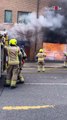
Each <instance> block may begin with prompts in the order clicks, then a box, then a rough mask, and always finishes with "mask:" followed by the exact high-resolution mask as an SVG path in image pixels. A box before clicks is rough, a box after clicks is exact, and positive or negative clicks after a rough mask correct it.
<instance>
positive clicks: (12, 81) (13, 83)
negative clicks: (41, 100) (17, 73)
mask: <svg viewBox="0 0 67 120" xmlns="http://www.w3.org/2000/svg"><path fill="white" fill-rule="evenodd" d="M10 86H11V88H16V80H11V85H10Z"/></svg>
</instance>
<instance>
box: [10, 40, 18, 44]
mask: <svg viewBox="0 0 67 120" xmlns="http://www.w3.org/2000/svg"><path fill="white" fill-rule="evenodd" d="M9 45H17V40H16V39H11V40H10V41H9Z"/></svg>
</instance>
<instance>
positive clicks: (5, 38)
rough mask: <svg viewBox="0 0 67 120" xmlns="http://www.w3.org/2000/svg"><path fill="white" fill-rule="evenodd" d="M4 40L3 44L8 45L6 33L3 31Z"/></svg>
mask: <svg viewBox="0 0 67 120" xmlns="http://www.w3.org/2000/svg"><path fill="white" fill-rule="evenodd" d="M4 41H5V45H6V46H8V34H7V33H4Z"/></svg>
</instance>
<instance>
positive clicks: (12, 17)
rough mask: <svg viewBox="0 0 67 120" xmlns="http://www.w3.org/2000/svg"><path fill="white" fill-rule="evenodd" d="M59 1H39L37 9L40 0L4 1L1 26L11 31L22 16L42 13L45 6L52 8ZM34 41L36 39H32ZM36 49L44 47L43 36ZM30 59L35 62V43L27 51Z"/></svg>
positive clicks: (39, 39)
mask: <svg viewBox="0 0 67 120" xmlns="http://www.w3.org/2000/svg"><path fill="white" fill-rule="evenodd" d="M54 1H57V0H39V6H38V7H37V3H38V0H13V1H12V0H2V1H1V4H0V24H3V26H4V28H6V29H10V28H11V27H12V26H13V25H14V24H15V23H18V22H19V21H20V16H21V15H23V16H24V15H27V14H28V13H31V12H33V11H36V12H37V9H38V11H40V10H41V9H42V8H43V7H45V6H50V3H51V5H52V4H53V5H54ZM32 39H36V36H35V38H32ZM37 39H38V41H37V43H36V45H37V46H36V47H37V48H36V49H37V50H38V49H39V48H40V47H41V46H42V41H41V39H42V35H40V36H39V35H38V36H37ZM26 51H27V52H28V53H27V54H28V57H29V58H30V59H31V60H33V59H34V56H35V42H32V43H30V44H29V46H28V49H27V50H26Z"/></svg>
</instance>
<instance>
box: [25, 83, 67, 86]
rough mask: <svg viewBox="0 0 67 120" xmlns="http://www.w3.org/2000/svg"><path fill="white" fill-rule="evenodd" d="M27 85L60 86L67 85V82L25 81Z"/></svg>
mask: <svg viewBox="0 0 67 120" xmlns="http://www.w3.org/2000/svg"><path fill="white" fill-rule="evenodd" d="M24 84H25V85H59V86H63V85H64V86H67V83H24Z"/></svg>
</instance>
